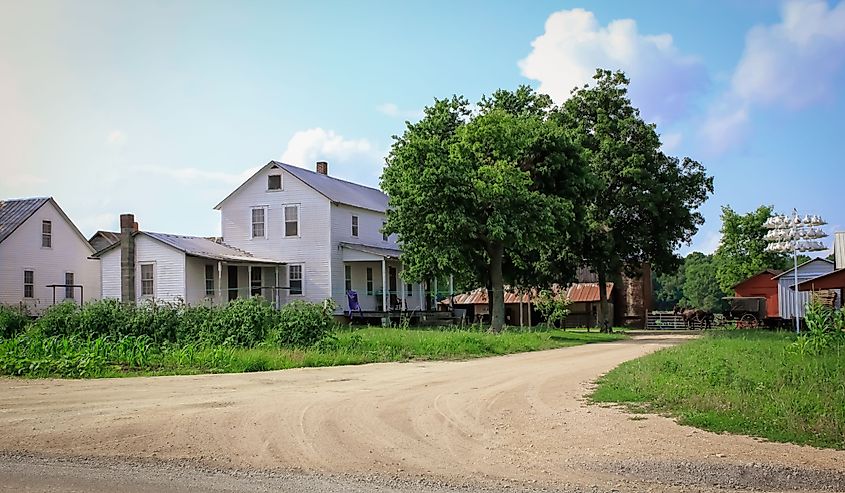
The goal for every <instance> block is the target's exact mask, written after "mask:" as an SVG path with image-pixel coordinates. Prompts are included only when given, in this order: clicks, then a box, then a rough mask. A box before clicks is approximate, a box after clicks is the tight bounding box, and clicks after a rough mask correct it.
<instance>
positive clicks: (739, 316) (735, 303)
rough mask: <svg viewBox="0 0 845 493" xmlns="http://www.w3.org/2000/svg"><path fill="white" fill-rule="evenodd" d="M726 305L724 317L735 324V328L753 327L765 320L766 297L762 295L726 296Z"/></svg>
mask: <svg viewBox="0 0 845 493" xmlns="http://www.w3.org/2000/svg"><path fill="white" fill-rule="evenodd" d="M722 299H723V300H725V302H726V303H727V305H728V309H727V311H726V312H725V319H726V320H727V321H732V322H734V323H735V324H736V328H737V329H753V328H755V327H759V326H761V325H763V324H764V323H765V322H766V321H767V316H766V298H764V297H762V296H726V297H724V298H722Z"/></svg>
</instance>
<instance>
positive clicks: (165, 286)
mask: <svg viewBox="0 0 845 493" xmlns="http://www.w3.org/2000/svg"><path fill="white" fill-rule="evenodd" d="M101 262H102V276H103V297H104V298H120V248H119V247H118V248H113V249H112V250H110V251H108V252H106V253H105V254H103V256H102V260H101ZM146 263H151V264H153V265H154V269H153V272H154V274H153V291H154V295H153V298H155V299H156V300H160V301H168V302H177V301H184V300H185V298H186V291H185V254H184V253H183V252H181V251H179V250H177V249H175V248H173V247H171V246H169V245H166V244H164V243H162V242H160V241H158V240H155V239H153V238H150V237H149V236H146V235H143V234H139V235H136V236H135V297H136V300H138V301H139V300H142V299H144V298H146V297H143V296H141V264H146Z"/></svg>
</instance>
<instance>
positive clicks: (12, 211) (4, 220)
mask: <svg viewBox="0 0 845 493" xmlns="http://www.w3.org/2000/svg"><path fill="white" fill-rule="evenodd" d="M48 202H49V203H51V204H53V207H55V208H56V211H58V213H59V215H60V216H62V218H63V219H64V220H65V222H66V223H67V224H68V225H70V229H72V230H73V232H74V233H76V236H78V237H79V239H80V240H82V242H83V243H85V244H86V245H87V246H88V248H89V249H90V250H91V251H92V252H93V251H94V247H92V246H91V244H90V243H88V239H87V238H85V236H83V235H82V232H81V231H79V228H77V227H76V224H73V221H71V220H70V218H69V217H67V214H65V211H63V210H62V208H61V207H59V204H57V203H56V201H55V200H54V199H53V197H32V198H26V199H9V200H0V243H2V242H3V240H5V239H6V238H8V237H9V236H10V235H11V234H12V233H14V232H15V230H16V229H18V227H20V225H21V224H23V223H25V222H26V220H27V219H29V218H30V217H32V215H33V214H35V213H36V212H38V210H39V209H41V208H42V207H43V206H44V204H46V203H48Z"/></svg>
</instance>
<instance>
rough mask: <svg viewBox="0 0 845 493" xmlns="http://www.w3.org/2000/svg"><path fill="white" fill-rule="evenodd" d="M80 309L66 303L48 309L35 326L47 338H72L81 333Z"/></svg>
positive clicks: (73, 304)
mask: <svg viewBox="0 0 845 493" xmlns="http://www.w3.org/2000/svg"><path fill="white" fill-rule="evenodd" d="M78 316H79V307H78V306H77V305H76V304H75V303H74V302H72V301H65V302H63V303H59V304H57V305H53V306H51V307H50V308H48V309H46V310H45V311H44V313H43V314H42V315H41V318H39V319H38V321H37V322H35V326H36V327H37V328H38V329H39V330H40V331H41V332H43V333H44V335H47V336H70V335H76V333H77V332H78V331H79V320H78Z"/></svg>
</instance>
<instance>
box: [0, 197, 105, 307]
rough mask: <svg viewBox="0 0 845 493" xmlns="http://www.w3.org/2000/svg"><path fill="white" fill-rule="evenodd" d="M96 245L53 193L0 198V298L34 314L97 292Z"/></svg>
mask: <svg viewBox="0 0 845 493" xmlns="http://www.w3.org/2000/svg"><path fill="white" fill-rule="evenodd" d="M92 253H94V249H93V248H92V247H91V245H90V244H89V243H88V240H86V239H85V237H84V236H83V235H82V233H81V232H80V231H79V229H77V227H76V226H75V225H74V224H73V222H72V221H71V220H70V219H69V218H68V217H67V215H66V214H65V213H64V211H62V209H61V208H60V207H59V205H58V204H57V203H56V201H55V200H53V198H52V197H38V198H27V199H14V200H3V201H0V304H3V305H18V306H21V305H23V306H25V307H26V308H27V309H28V310H29V312H30V313H32V314H38V313H40V312H42V311H43V310H44V309H46V308H47V307H49V306H51V305H52V304H54V303H59V302H62V301H65V300H73V301H75V302H77V303H79V302H82V301H89V300H92V299H96V298H99V296H100V265H99V263H98V262H97V261H96V260H91V259H89V258H88V257H90V256H91V254H92Z"/></svg>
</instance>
